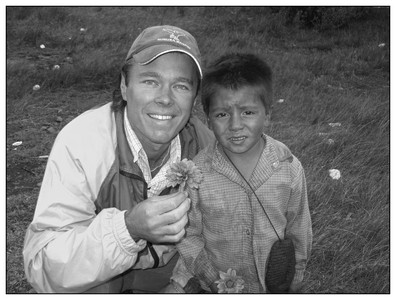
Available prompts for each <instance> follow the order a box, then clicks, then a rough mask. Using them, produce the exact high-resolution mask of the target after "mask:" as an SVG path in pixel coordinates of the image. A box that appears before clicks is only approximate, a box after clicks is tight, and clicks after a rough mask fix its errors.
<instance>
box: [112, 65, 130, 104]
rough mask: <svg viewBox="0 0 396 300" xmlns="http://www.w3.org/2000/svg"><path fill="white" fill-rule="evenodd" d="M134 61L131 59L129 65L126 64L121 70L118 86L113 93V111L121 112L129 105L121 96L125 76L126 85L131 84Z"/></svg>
mask: <svg viewBox="0 0 396 300" xmlns="http://www.w3.org/2000/svg"><path fill="white" fill-rule="evenodd" d="M133 63H134V62H133V59H131V60H130V61H129V62H128V63H125V64H124V65H123V67H122V68H121V73H120V75H119V76H118V81H117V83H116V84H117V86H116V88H115V89H114V91H113V103H112V104H111V108H112V109H113V111H121V110H122V109H123V108H124V107H125V106H126V104H127V102H126V101H125V100H124V99H123V98H122V94H121V87H120V86H121V78H122V75H124V78H125V85H128V82H129V73H130V70H131V67H132V65H133Z"/></svg>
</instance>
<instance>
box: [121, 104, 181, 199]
mask: <svg viewBox="0 0 396 300" xmlns="http://www.w3.org/2000/svg"><path fill="white" fill-rule="evenodd" d="M124 120H125V122H124V129H125V135H126V138H127V140H128V144H129V147H130V148H131V151H132V154H133V162H135V163H136V162H137V164H138V166H139V168H140V169H141V170H142V172H143V176H144V180H145V181H146V183H147V186H148V192H147V196H148V197H152V196H157V195H159V194H160V193H161V192H162V190H163V189H164V188H165V187H166V185H167V184H168V179H167V178H166V177H165V175H166V172H167V170H168V169H170V165H171V164H172V163H174V162H177V161H180V157H181V144H180V138H179V135H177V136H176V137H175V138H174V139H173V140H172V142H171V145H170V147H171V148H170V155H169V159H168V161H167V162H166V163H165V164H164V165H163V166H162V167H161V169H160V170H159V172H158V173H157V175H155V176H154V178H152V177H151V170H150V164H149V162H148V158H147V154H146V152H145V151H144V149H143V146H142V144H141V143H140V141H139V139H138V138H137V136H136V134H135V132H134V131H133V129H132V127H131V124H130V123H129V120H128V116H127V110H126V109H125V112H124Z"/></svg>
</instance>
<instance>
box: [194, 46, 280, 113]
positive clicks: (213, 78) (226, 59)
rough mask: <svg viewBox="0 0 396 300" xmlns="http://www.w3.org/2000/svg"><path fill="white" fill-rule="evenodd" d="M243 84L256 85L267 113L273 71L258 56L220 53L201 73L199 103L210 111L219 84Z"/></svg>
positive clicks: (231, 87) (231, 85) (237, 87)
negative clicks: (202, 76)
mask: <svg viewBox="0 0 396 300" xmlns="http://www.w3.org/2000/svg"><path fill="white" fill-rule="evenodd" d="M246 86H251V87H254V88H257V92H258V94H259V97H260V99H261V101H262V102H263V104H264V107H265V112H266V114H269V113H270V112H271V109H272V71H271V68H270V67H269V66H268V65H267V64H266V63H265V62H264V61H263V60H261V59H260V58H259V57H258V56H256V55H254V54H247V53H230V54H226V55H223V56H221V57H220V58H219V59H217V60H216V61H215V62H214V63H213V64H211V66H210V67H209V68H208V70H207V72H205V73H204V78H203V81H202V97H201V101H202V107H203V110H204V112H205V114H206V115H207V116H208V115H209V106H210V100H211V98H212V97H213V95H214V94H215V93H216V90H217V89H218V88H226V89H230V90H234V91H236V90H238V89H241V88H243V87H246Z"/></svg>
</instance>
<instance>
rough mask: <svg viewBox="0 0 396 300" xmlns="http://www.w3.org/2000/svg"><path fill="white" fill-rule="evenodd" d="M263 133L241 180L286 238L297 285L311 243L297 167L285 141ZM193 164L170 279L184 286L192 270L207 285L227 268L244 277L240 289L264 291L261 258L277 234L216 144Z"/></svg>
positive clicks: (302, 181)
mask: <svg viewBox="0 0 396 300" xmlns="http://www.w3.org/2000/svg"><path fill="white" fill-rule="evenodd" d="M264 138H265V140H266V146H265V148H264V151H263V153H262V155H261V157H260V159H259V161H258V163H257V165H256V168H255V170H254V172H253V174H252V176H251V178H250V180H249V183H250V185H251V186H252V187H253V189H254V190H255V192H256V194H257V196H258V198H259V201H260V202H261V203H262V204H263V206H264V207H265V209H266V212H267V214H268V215H269V217H270V219H271V221H272V223H273V225H274V227H275V229H276V231H277V233H278V234H279V236H280V237H281V238H283V237H284V236H285V235H287V236H289V237H291V238H292V240H293V243H294V246H295V250H296V274H295V277H294V281H295V282H300V281H302V279H303V273H304V270H305V266H306V262H307V260H308V258H309V255H310V251H311V244H312V227H311V218H310V213H309V208H308V199H307V191H306V183H305V175H304V170H303V168H302V166H301V163H300V162H299V161H298V159H297V158H296V157H294V156H293V155H292V154H291V152H290V150H289V149H288V148H287V147H286V146H285V145H283V144H282V143H280V142H278V141H276V140H274V139H272V138H270V137H268V136H264ZM194 161H195V163H196V165H197V166H198V167H199V168H201V170H202V172H203V175H204V179H203V182H202V183H201V184H200V186H199V189H198V190H189V195H190V198H191V200H192V208H191V209H190V211H189V226H188V227H187V234H186V238H184V239H183V240H182V241H181V242H180V243H179V244H178V245H177V248H178V250H179V253H180V255H181V257H182V260H180V261H179V264H178V267H176V268H175V270H174V273H173V276H172V279H173V280H175V281H176V282H178V283H179V284H180V285H181V286H185V284H186V282H187V280H188V278H189V277H191V275H190V274H193V275H194V276H196V277H198V278H199V279H200V281H201V284H202V285H203V286H204V288H208V287H209V286H210V285H211V284H212V283H213V282H214V281H215V280H218V279H219V271H223V272H226V271H227V269H228V268H232V269H234V270H236V274H237V275H240V276H242V278H243V279H244V281H245V288H244V290H243V292H245V293H258V292H265V291H266V287H265V270H266V262H267V258H268V255H269V252H270V249H271V246H272V245H273V243H274V242H275V241H276V240H277V236H276V234H275V232H274V230H273V228H272V226H271V224H270V223H269V221H268V219H267V217H266V216H265V214H264V211H263V209H262V207H261V206H260V204H259V203H258V200H257V199H256V198H255V196H254V194H253V193H252V191H251V190H250V188H249V186H247V184H246V183H245V182H244V180H243V179H242V178H241V177H240V175H239V174H238V173H237V171H236V170H235V169H234V168H233V166H231V165H230V163H229V162H228V161H227V159H226V158H225V156H224V154H223V150H222V149H221V148H220V147H218V144H217V143H215V144H214V145H211V146H209V147H208V148H206V149H205V150H203V151H201V152H200V153H199V154H198V155H197V156H196V157H195V159H194ZM180 265H183V266H182V267H180ZM186 268H187V270H188V271H187V270H186ZM183 272H184V274H183Z"/></svg>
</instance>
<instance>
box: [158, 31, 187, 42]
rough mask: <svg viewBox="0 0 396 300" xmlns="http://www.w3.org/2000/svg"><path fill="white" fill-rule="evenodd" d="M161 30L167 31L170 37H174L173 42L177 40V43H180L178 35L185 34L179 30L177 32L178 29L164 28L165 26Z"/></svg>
mask: <svg viewBox="0 0 396 300" xmlns="http://www.w3.org/2000/svg"><path fill="white" fill-rule="evenodd" d="M163 30H164V31H166V32H168V33H169V34H170V35H169V37H170V38H171V39H174V40H175V42H179V43H180V40H179V36H186V35H185V34H183V33H180V32H178V31H176V30H172V29H165V28H164V29H163Z"/></svg>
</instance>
